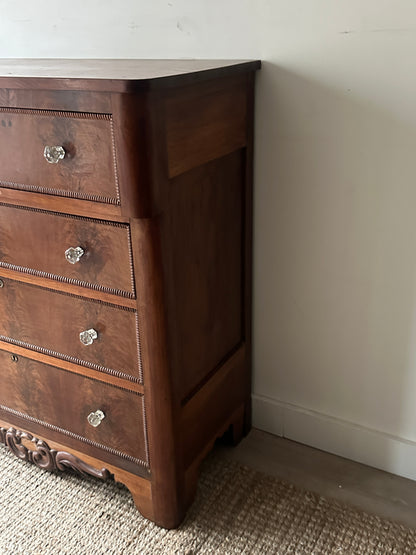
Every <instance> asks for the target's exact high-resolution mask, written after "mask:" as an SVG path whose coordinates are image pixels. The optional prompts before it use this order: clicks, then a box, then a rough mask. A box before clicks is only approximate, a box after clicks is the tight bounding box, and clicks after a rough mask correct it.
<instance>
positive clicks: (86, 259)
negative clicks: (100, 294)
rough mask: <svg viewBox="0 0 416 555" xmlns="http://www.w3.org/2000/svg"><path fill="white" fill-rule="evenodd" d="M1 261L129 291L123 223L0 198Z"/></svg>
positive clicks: (109, 289) (130, 282) (129, 294)
mask: <svg viewBox="0 0 416 555" xmlns="http://www.w3.org/2000/svg"><path fill="white" fill-rule="evenodd" d="M78 248H81V249H82V253H81V254H79V253H78V257H75V258H71V251H70V249H78ZM66 253H67V254H66ZM78 258H79V259H78ZM68 259H69V260H68ZM71 260H72V263H71ZM0 266H2V267H4V268H11V269H16V270H20V271H23V272H27V273H30V274H34V275H38V276H41V277H49V278H52V279H58V280H60V281H65V282H68V283H73V284H75V285H83V286H87V287H91V288H94V289H98V290H102V291H106V292H110V293H118V294H120V295H123V296H127V297H134V276H133V270H132V262H131V239H130V229H129V226H128V225H126V224H117V223H114V224H113V223H106V222H101V221H99V220H92V219H87V218H77V217H75V216H66V215H63V214H51V213H49V212H43V211H40V210H37V211H35V210H31V209H26V208H14V207H10V206H5V205H1V204H0Z"/></svg>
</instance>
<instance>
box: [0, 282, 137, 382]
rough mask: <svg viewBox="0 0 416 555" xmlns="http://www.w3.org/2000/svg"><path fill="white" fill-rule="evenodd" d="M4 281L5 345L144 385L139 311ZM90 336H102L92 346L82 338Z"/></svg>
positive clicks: (0, 303) (0, 293) (1, 333)
mask: <svg viewBox="0 0 416 555" xmlns="http://www.w3.org/2000/svg"><path fill="white" fill-rule="evenodd" d="M2 281H3V287H1V288H0V338H1V339H3V340H4V341H8V342H10V343H15V344H16V345H22V346H24V347H27V348H30V349H34V350H36V351H40V352H44V353H46V354H49V355H51V356H55V357H58V358H63V359H65V360H69V361H72V362H75V363H78V364H82V365H84V366H88V367H90V368H95V369H97V370H101V371H104V372H110V373H112V374H115V375H119V374H122V375H124V374H125V375H130V376H134V377H135V378H136V379H138V380H141V367H140V362H139V352H138V327H137V326H138V324H137V313H136V311H134V310H132V309H127V308H120V307H116V306H114V305H110V304H106V303H102V302H100V301H90V300H86V299H82V298H80V297H75V296H73V295H67V294H65V293H58V292H55V291H52V290H50V289H45V288H42V287H36V286H33V285H29V284H26V283H21V282H18V281H14V280H10V279H3V280H2ZM87 330H95V331H96V333H97V338H96V339H92V338H91V344H89V345H85V344H83V343H81V341H80V333H81V332H84V331H87ZM86 339H88V337H84V340H86Z"/></svg>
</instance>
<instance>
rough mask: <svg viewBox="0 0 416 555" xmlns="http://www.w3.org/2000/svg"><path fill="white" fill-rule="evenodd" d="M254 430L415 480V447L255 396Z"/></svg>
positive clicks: (334, 419) (392, 437)
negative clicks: (257, 429)
mask: <svg viewBox="0 0 416 555" xmlns="http://www.w3.org/2000/svg"><path fill="white" fill-rule="evenodd" d="M253 426H254V427H256V428H259V429H260V430H264V431H266V432H269V433H272V434H275V435H278V436H281V437H285V438H287V439H291V440H293V441H297V442H299V443H304V444H305V445H310V446H311V447H315V448H317V449H322V450H323V451H327V452H329V453H334V454H335V455H339V456H341V457H345V458H347V459H351V460H353V461H357V462H360V463H363V464H367V465H369V466H373V467H375V468H379V469H381V470H385V471H387V472H391V473H393V474H397V475H398V476H403V477H405V478H410V479H411V480H416V443H415V442H412V441H408V440H406V439H403V438H400V437H396V436H392V435H390V434H386V433H383V432H380V431H378V430H372V429H369V428H365V427H363V426H359V425H357V424H354V423H352V422H348V421H345V420H340V419H338V418H334V417H331V416H328V415H325V414H321V413H319V412H315V411H310V410H307V409H304V408H302V407H299V406H296V405H290V404H286V403H282V402H280V401H276V400H274V399H270V398H267V397H262V396H260V395H253Z"/></svg>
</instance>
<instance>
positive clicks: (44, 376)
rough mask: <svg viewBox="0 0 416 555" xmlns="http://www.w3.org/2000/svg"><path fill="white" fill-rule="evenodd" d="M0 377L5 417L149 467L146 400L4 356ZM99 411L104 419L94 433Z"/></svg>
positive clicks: (0, 359) (0, 360)
mask: <svg viewBox="0 0 416 555" xmlns="http://www.w3.org/2000/svg"><path fill="white" fill-rule="evenodd" d="M0 376H1V381H2V386H1V388H0V408H1V409H2V410H3V411H6V412H7V411H10V412H12V413H15V414H17V415H18V416H22V417H23V418H28V419H29V420H33V419H34V420H36V421H38V423H40V424H43V425H45V426H46V427H54V428H59V431H61V432H63V433H64V434H65V433H66V434H68V435H71V436H72V437H74V436H77V437H76V438H75V439H79V440H80V441H84V442H87V443H94V444H99V446H102V447H103V448H107V449H108V448H111V450H112V451H119V452H120V453H122V454H124V455H127V456H128V457H134V458H135V459H139V460H140V461H143V462H145V463H147V454H146V440H145V423H144V405H143V396H142V395H140V394H138V393H134V392H132V391H128V390H124V389H121V388H117V387H113V386H110V385H107V384H105V383H102V382H100V381H97V380H94V379H91V378H86V377H83V376H80V375H77V374H72V373H70V372H67V371H65V370H61V369H58V368H54V367H53V366H49V365H46V364H43V363H41V362H37V361H33V360H31V359H28V358H25V357H21V356H19V357H16V356H14V355H11V354H10V353H8V352H6V351H3V350H0ZM97 411H101V412H102V414H103V415H104V418H102V420H101V421H100V423H99V425H98V426H97V427H94V426H92V425H91V424H90V423H89V421H88V416H89V415H91V414H94V413H96V412H97ZM90 419H91V420H93V419H92V417H91V416H90ZM98 420H99V419H98ZM95 423H97V422H95Z"/></svg>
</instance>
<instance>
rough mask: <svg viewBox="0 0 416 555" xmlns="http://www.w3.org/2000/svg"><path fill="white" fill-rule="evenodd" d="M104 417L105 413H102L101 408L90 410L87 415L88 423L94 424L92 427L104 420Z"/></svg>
mask: <svg viewBox="0 0 416 555" xmlns="http://www.w3.org/2000/svg"><path fill="white" fill-rule="evenodd" d="M104 418H105V414H104V413H103V411H102V410H96V411H95V412H91V413H90V414H89V415H88V416H87V420H88V423H89V424H91V426H94V428H96V427H97V426H99V425H100V424H101V422H102V421H103V420H104Z"/></svg>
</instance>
